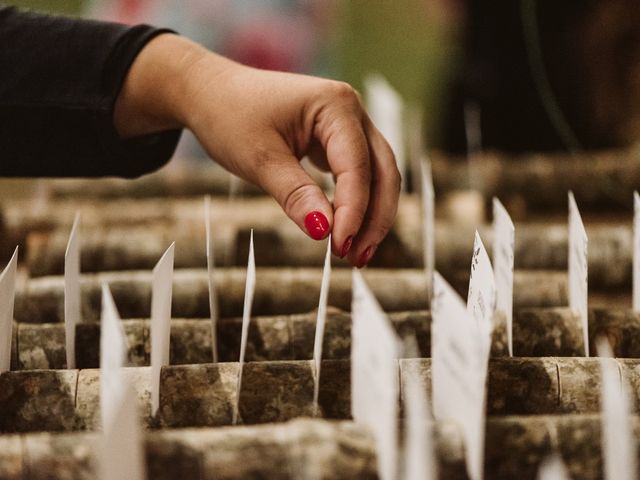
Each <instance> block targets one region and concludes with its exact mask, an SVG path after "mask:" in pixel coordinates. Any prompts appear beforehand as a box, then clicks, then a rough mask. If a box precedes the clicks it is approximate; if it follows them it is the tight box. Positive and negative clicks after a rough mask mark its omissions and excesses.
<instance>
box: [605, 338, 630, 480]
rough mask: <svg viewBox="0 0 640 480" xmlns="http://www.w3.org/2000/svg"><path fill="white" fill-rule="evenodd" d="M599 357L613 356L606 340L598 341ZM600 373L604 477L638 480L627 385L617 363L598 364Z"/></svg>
mask: <svg viewBox="0 0 640 480" xmlns="http://www.w3.org/2000/svg"><path fill="white" fill-rule="evenodd" d="M596 347H597V350H598V356H600V357H609V358H608V359H607V360H610V357H613V353H612V352H611V346H610V345H609V342H608V341H607V340H606V339H605V338H602V337H601V338H599V339H598V342H597V345H596ZM600 368H601V371H602V380H601V386H602V387H601V399H602V417H601V420H602V451H603V462H604V472H605V475H604V478H606V479H609V480H614V479H615V480H635V479H637V478H638V465H637V460H636V439H635V435H634V433H633V421H632V419H631V413H632V412H633V411H634V409H633V408H632V403H631V396H630V394H629V385H628V384H627V382H626V380H625V378H624V377H621V374H620V371H619V369H618V368H617V364H615V363H612V362H611V361H603V360H601V361H600Z"/></svg>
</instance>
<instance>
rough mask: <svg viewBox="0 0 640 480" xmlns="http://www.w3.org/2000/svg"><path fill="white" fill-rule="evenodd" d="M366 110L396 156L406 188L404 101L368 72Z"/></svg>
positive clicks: (365, 82) (379, 77)
mask: <svg viewBox="0 0 640 480" xmlns="http://www.w3.org/2000/svg"><path fill="white" fill-rule="evenodd" d="M364 88H365V98H366V101H367V112H368V113H369V117H370V118H371V121H372V122H373V124H374V125H375V126H376V128H377V129H378V130H380V133H382V135H383V136H384V138H385V139H386V140H387V141H388V142H389V146H390V147H391V150H393V153H394V155H395V157H396V163H397V165H398V170H399V171H400V176H401V177H402V189H403V191H404V190H405V189H406V182H405V178H406V175H407V172H406V156H405V148H404V128H403V125H404V121H403V117H404V102H403V100H402V97H401V96H400V94H399V93H398V92H397V91H396V90H395V89H394V88H393V87H392V86H391V85H390V84H389V82H388V81H387V79H386V78H384V77H383V76H382V75H380V74H369V75H367V76H366V77H365V79H364Z"/></svg>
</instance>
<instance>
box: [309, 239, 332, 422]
mask: <svg viewBox="0 0 640 480" xmlns="http://www.w3.org/2000/svg"><path fill="white" fill-rule="evenodd" d="M330 280H331V235H329V239H328V241H327V253H326V254H325V257H324V268H323V269H322V283H321V286H320V300H319V301H318V316H317V317H316V335H315V338H314V340H313V364H314V367H315V375H314V385H313V408H314V411H315V412H316V413H318V394H319V392H320V365H321V364H322V363H321V362H322V342H323V340H324V326H325V323H326V321H327V301H328V299H329V281H330Z"/></svg>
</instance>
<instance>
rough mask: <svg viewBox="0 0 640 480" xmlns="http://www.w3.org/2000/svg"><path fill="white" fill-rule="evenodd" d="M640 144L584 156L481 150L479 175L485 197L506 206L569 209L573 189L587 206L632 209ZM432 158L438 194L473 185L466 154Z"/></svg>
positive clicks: (638, 181) (533, 209) (638, 179)
mask: <svg viewBox="0 0 640 480" xmlns="http://www.w3.org/2000/svg"><path fill="white" fill-rule="evenodd" d="M637 156H638V153H637V149H636V148H635V147H631V148H628V149H625V150H609V151H596V152H588V153H584V154H579V155H575V156H574V155H570V154H566V153H559V154H548V153H544V154H537V153H532V154H523V155H507V154H500V153H496V152H485V153H478V155H477V156H476V157H474V161H475V162H476V163H475V165H474V167H475V171H476V172H478V173H479V175H480V176H481V178H480V179H475V180H477V182H478V183H479V184H481V185H482V193H483V196H484V198H486V199H491V197H493V196H497V197H499V198H500V199H501V200H502V201H503V203H505V205H507V206H509V204H517V205H523V206H524V209H525V210H526V211H528V212H536V211H537V212H544V213H545V214H548V213H549V212H553V211H555V212H565V211H566V205H567V191H569V190H573V192H574V194H575V196H576V200H577V202H578V205H580V207H581V209H583V210H585V211H586V210H592V211H603V210H609V211H610V210H612V209H616V210H618V211H620V210H626V211H629V212H630V211H631V210H632V207H633V202H632V199H633V192H634V190H635V189H637V187H638V185H639V184H640V165H639V164H638V158H637ZM431 157H432V171H433V181H434V184H435V189H436V195H438V194H444V193H446V192H450V191H454V190H460V189H467V188H469V166H468V162H467V158H466V157H463V158H462V157H461V158H459V159H458V161H452V158H451V157H449V156H447V155H442V154H438V153H436V152H434V153H433V155H431Z"/></svg>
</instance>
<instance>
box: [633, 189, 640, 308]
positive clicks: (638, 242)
mask: <svg viewBox="0 0 640 480" xmlns="http://www.w3.org/2000/svg"><path fill="white" fill-rule="evenodd" d="M633 311H634V312H640V195H638V192H637V191H636V192H633Z"/></svg>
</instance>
